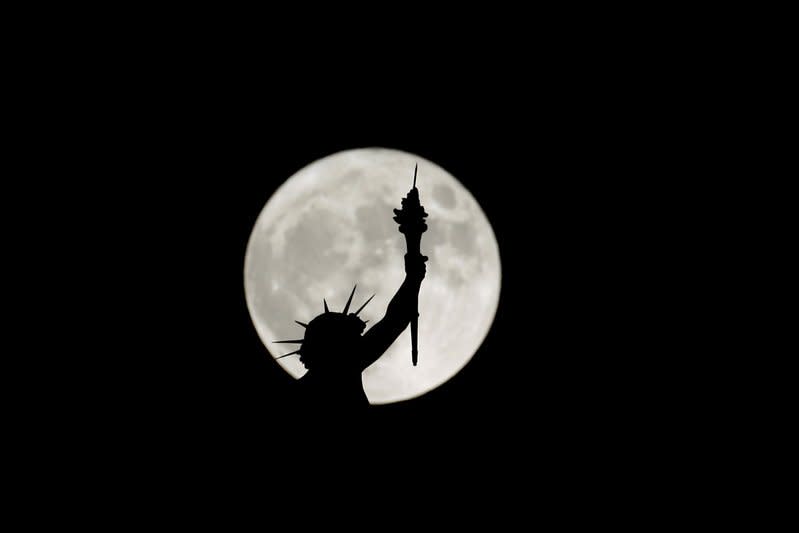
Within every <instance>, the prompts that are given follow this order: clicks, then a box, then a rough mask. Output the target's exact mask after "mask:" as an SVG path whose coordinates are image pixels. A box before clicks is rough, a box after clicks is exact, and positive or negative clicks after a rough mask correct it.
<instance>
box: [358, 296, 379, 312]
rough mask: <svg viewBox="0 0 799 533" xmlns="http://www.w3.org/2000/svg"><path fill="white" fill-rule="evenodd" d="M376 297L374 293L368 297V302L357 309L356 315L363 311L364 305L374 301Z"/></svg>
mask: <svg viewBox="0 0 799 533" xmlns="http://www.w3.org/2000/svg"><path fill="white" fill-rule="evenodd" d="M374 297H375V295H374V294H373V295H371V296H370V297H369V299H368V300H366V302H365V303H364V304H363V305H362V306H361V308H360V309H358V310H357V311H355V316H358V313H360V312H361V311H363V308H364V307H366V304H368V303H369V302H371V301H372V298H374Z"/></svg>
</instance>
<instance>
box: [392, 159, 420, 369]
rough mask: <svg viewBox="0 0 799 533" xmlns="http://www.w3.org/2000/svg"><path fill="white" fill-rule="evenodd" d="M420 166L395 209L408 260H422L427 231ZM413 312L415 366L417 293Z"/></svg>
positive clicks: (416, 356) (417, 314)
mask: <svg viewBox="0 0 799 533" xmlns="http://www.w3.org/2000/svg"><path fill="white" fill-rule="evenodd" d="M418 169H419V165H418V163H417V165H416V166H415V167H414V169H413V187H412V188H411V190H410V191H409V192H408V194H407V196H405V198H403V199H402V209H395V210H394V214H395V215H396V216H395V217H394V220H395V221H396V222H397V224H399V231H400V233H402V234H403V235H405V245H406V247H407V251H408V259H409V260H412V258H413V259H417V260H418V261H421V260H422V252H421V250H420V245H421V242H422V233H424V232H425V231H427V224H425V221H424V219H425V217H426V216H427V213H425V212H424V207H422V205H421V204H420V203H419V190H418V189H417V188H416V171H417V170H418ZM412 305H413V311H412V313H413V314H412V315H411V361H412V362H413V366H416V363H417V361H418V359H419V351H418V348H417V338H418V333H419V295H418V293H417V292H414V294H413V303H412Z"/></svg>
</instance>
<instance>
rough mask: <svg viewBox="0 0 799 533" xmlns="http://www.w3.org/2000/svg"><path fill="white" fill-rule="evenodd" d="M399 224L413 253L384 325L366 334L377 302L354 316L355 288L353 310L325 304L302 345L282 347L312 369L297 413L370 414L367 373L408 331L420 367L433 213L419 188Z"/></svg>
mask: <svg viewBox="0 0 799 533" xmlns="http://www.w3.org/2000/svg"><path fill="white" fill-rule="evenodd" d="M394 212H395V213H396V216H395V217H394V220H395V221H397V222H398V223H399V224H400V227H399V230H400V232H401V233H403V234H404V235H405V238H406V241H407V245H408V253H406V254H405V279H404V281H403V282H402V285H401V286H400V288H399V290H397V293H396V294H395V295H394V297H393V298H392V299H391V302H390V303H389V304H388V308H387V309H386V314H385V316H384V317H383V319H382V320H380V321H379V322H378V323H376V324H375V325H374V326H372V327H371V328H370V329H369V330H368V331H366V333H364V330H365V329H366V322H364V321H363V320H361V319H360V318H359V317H358V314H359V313H360V312H361V311H362V310H363V308H364V307H366V305H367V304H368V303H369V302H370V301H371V300H372V298H373V297H374V295H372V297H370V298H369V299H368V300H366V302H365V303H364V304H363V305H361V307H360V308H359V309H358V310H357V311H355V312H354V313H348V312H349V308H350V304H351V303H352V298H353V296H354V294H355V289H356V288H357V285H356V286H355V287H353V289H352V292H351V293H350V296H349V299H348V300H347V304H346V305H345V306H344V309H343V310H342V311H341V312H340V313H338V312H334V311H330V309H329V308H328V306H327V301H324V300H323V302H324V310H325V311H324V313H322V314H321V315H319V316H317V317H316V318H314V319H313V320H311V321H310V322H309V323H307V324H306V323H303V322H300V321H295V322H297V323H298V324H299V325H300V326H303V327H304V328H305V336H304V338H302V339H297V340H288V341H277V342H279V343H295V344H301V347H300V349H298V350H295V351H293V352H291V353H288V354H285V355H282V356H280V357H278V359H280V358H282V357H288V356H290V355H295V354H296V355H299V357H300V362H301V363H302V364H303V365H304V366H305V367H306V368H307V369H308V371H307V372H306V374H305V375H304V376H303V377H301V378H300V379H299V380H298V381H297V383H298V386H297V398H296V399H294V402H295V404H297V405H296V406H297V407H300V408H301V409H304V410H307V411H310V412H316V413H333V412H341V413H349V412H355V411H359V410H361V409H365V408H366V407H368V406H369V400H368V399H367V397H366V393H365V392H364V390H363V383H362V380H361V373H362V372H363V371H364V370H365V369H366V368H367V367H369V365H371V364H372V363H374V362H375V361H377V360H378V359H379V358H380V356H382V355H383V353H385V351H386V350H387V349H388V348H389V346H391V344H392V343H393V342H394V341H395V340H396V339H397V337H399V335H400V334H401V333H402V332H403V331H404V330H405V328H406V327H408V325H409V324H410V325H411V333H412V360H413V364H414V365H416V360H417V352H416V321H417V318H418V311H417V302H418V295H419V289H420V287H421V283H422V280H423V279H424V277H425V273H426V266H425V262H426V261H427V257H426V256H423V255H422V254H421V253H420V251H419V246H420V241H421V235H422V233H423V232H424V231H426V230H427V225H426V224H425V222H424V218H425V217H426V216H427V213H425V212H424V208H423V207H422V206H421V204H420V203H419V192H418V190H417V189H416V174H415V172H414V186H413V188H412V189H411V191H410V192H409V193H408V195H407V196H406V197H405V198H404V199H403V201H402V209H395V210H394Z"/></svg>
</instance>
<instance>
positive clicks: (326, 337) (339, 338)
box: [277, 285, 374, 373]
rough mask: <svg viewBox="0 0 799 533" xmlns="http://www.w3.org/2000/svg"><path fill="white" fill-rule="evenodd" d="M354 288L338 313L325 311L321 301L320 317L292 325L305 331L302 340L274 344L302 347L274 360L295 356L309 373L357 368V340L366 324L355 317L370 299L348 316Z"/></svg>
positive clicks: (325, 304) (325, 303) (326, 309)
mask: <svg viewBox="0 0 799 533" xmlns="http://www.w3.org/2000/svg"><path fill="white" fill-rule="evenodd" d="M356 288H357V285H356V286H355V287H353V288H352V292H351V293H350V297H349V299H348V300H347V305H345V306H344V309H343V310H342V312H340V313H337V312H335V311H330V310H329V309H328V307H327V301H326V300H323V302H324V306H325V312H324V313H322V314H321V315H319V316H317V317H316V318H314V319H313V320H311V321H310V322H309V323H308V324H305V323H304V322H300V321H295V322H297V324H299V325H301V326H302V327H304V328H305V337H304V338H302V339H297V340H291V341H277V342H279V343H294V344H301V345H302V346H301V347H300V349H298V350H295V351H293V352H291V353H287V354H285V355H281V356H280V357H278V359H280V358H282V357H288V356H289V355H294V354H298V355H299V356H300V362H301V363H302V364H303V365H304V366H305V368H307V369H308V370H309V371H311V370H318V371H321V372H326V373H331V372H340V371H343V370H348V369H351V368H355V367H358V365H359V357H358V355H359V353H358V352H359V350H358V348H359V340H360V338H361V334H362V333H363V330H364V329H366V322H365V321H363V320H361V319H360V318H359V317H358V313H360V312H361V311H362V310H363V308H364V307H366V304H368V303H369V302H370V301H372V298H374V295H372V296H371V297H370V298H369V299H368V300H366V302H365V303H364V304H363V305H362V306H361V307H360V308H359V309H358V310H357V311H355V312H354V313H349V314H348V313H347V312H348V311H349V308H350V303H352V297H353V295H354V294H355V289H356Z"/></svg>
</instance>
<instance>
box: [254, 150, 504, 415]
mask: <svg viewBox="0 0 799 533" xmlns="http://www.w3.org/2000/svg"><path fill="white" fill-rule="evenodd" d="M416 163H418V164H419V171H418V177H417V182H416V186H417V188H418V189H419V196H420V199H421V203H422V205H423V206H424V207H425V210H426V211H427V212H428V213H429V215H430V216H429V217H428V218H427V225H428V230H427V232H425V233H424V234H423V235H422V246H421V248H422V254H424V255H427V256H428V257H429V261H428V263H427V275H426V277H425V279H424V281H423V282H422V287H421V291H420V293H419V315H420V316H419V339H418V341H419V362H418V366H416V367H414V366H413V365H412V364H411V335H410V328H406V330H405V331H404V332H403V333H402V335H400V336H399V337H398V338H397V340H396V341H394V344H392V346H391V347H390V348H389V349H388V351H386V353H385V354H384V355H383V356H382V357H381V358H380V359H378V360H377V361H376V362H375V363H374V364H372V365H371V366H370V367H369V368H367V369H366V370H365V371H364V372H363V374H362V380H363V386H364V391H365V392H366V395H367V397H368V398H369V402H370V403H372V404H385V403H392V402H397V401H401V400H407V399H411V398H415V397H417V396H419V395H421V394H424V393H425V392H428V391H430V390H432V389H434V388H436V387H438V386H439V385H441V384H443V383H445V382H446V381H447V380H449V379H450V378H451V377H452V376H454V375H455V374H457V373H458V371H460V370H461V368H463V366H464V365H466V363H468V362H469V360H470V359H471V358H472V356H473V355H474V353H475V352H476V351H477V349H478V348H479V347H480V344H481V343H482V341H483V339H484V338H485V336H486V335H487V334H488V331H489V329H490V327H491V324H492V322H493V320H494V315H495V313H496V309H497V305H498V303H499V292H500V283H501V279H500V277H501V267H500V259H499V248H498V246H497V241H496V238H495V237H494V233H493V230H492V229H491V225H490V224H489V222H488V219H487V218H486V216H485V214H484V213H483V211H482V209H481V208H480V206H479V205H478V203H477V202H476V201H475V199H474V198H473V197H472V195H471V193H469V191H468V190H467V189H466V188H465V187H464V186H463V185H462V184H461V183H460V182H459V181H458V180H457V179H455V178H454V177H453V176H452V175H451V174H449V173H448V172H447V171H446V170H444V169H443V168H441V167H439V166H438V165H436V164H435V163H432V162H430V161H428V160H426V159H424V158H422V157H419V156H417V155H414V154H410V153H406V152H401V151H398V150H391V149H383V148H365V149H356V150H347V151H344V152H338V153H335V154H332V155H330V156H327V157H324V158H322V159H319V160H317V161H315V162H313V163H311V164H310V165H308V166H306V167H305V168H302V169H301V170H299V171H298V172H297V173H296V174H294V175H293V176H291V177H290V178H288V180H286V181H285V182H284V183H283V184H282V185H281V186H280V188H278V189H277V191H276V192H275V193H274V194H273V195H272V196H271V197H270V198H269V200H268V202H267V203H266V205H265V206H264V208H263V210H262V211H261V214H260V215H259V216H258V219H257V221H256V223H255V227H254V228H253V230H252V234H251V235H250V240H249V243H248V245H247V252H246V256H245V262H244V287H245V296H246V299H247V307H248V309H249V311H250V316H251V317H252V321H253V324H254V325H255V329H256V330H257V332H258V335H259V337H260V338H261V340H262V341H263V343H264V345H265V346H266V347H267V349H268V351H269V352H270V353H271V354H272V356H273V357H277V356H280V355H282V354H283V353H288V352H289V351H292V350H294V349H295V348H296V346H293V345H285V344H274V343H273V341H275V340H282V339H297V338H302V337H303V335H304V330H303V328H302V327H301V326H299V325H297V324H296V323H295V322H294V321H295V320H299V321H301V322H306V323H307V322H310V320H311V319H313V318H314V317H315V316H317V315H319V314H321V313H322V312H323V306H322V299H323V298H326V299H327V303H328V305H329V306H330V309H331V310H333V311H341V309H342V308H343V307H344V304H345V303H346V301H347V297H348V296H349V293H350V291H351V290H352V287H353V285H355V284H356V283H357V285H358V289H357V291H356V293H355V297H354V298H353V301H352V309H358V308H359V307H360V306H361V304H362V303H363V302H365V301H366V299H367V298H368V297H369V296H371V295H372V294H376V296H375V297H374V299H373V300H372V301H371V302H370V303H369V305H367V306H366V308H365V309H364V310H363V311H362V312H361V313H360V315H359V316H360V317H361V318H362V319H363V320H368V321H369V323H368V324H367V329H368V328H369V327H370V326H372V325H374V324H375V323H377V322H378V321H379V320H380V319H381V318H382V317H383V315H384V314H385V310H386V307H387V305H388V303H389V301H390V300H391V298H392V297H393V296H394V294H395V293H396V291H397V289H398V288H399V286H400V284H401V283H402V280H403V279H404V276H405V272H404V262H403V261H404V260H403V256H404V254H405V237H404V236H403V235H402V234H401V233H399V231H398V226H397V224H396V223H395V222H394V220H393V216H394V212H393V211H392V209H394V208H399V207H400V202H401V199H402V198H403V197H404V196H405V195H406V194H407V193H408V190H409V189H410V188H411V185H412V182H413V168H414V165H415V164H416ZM292 346H293V347H292ZM287 347H288V348H287ZM276 362H277V364H279V365H280V366H281V367H283V369H284V370H286V372H288V373H289V374H291V375H292V376H293V377H294V378H300V377H301V376H302V375H303V374H304V373H305V372H306V370H305V367H304V366H303V365H302V364H301V363H300V362H299V360H298V357H296V356H290V357H286V358H283V359H280V360H277V361H276Z"/></svg>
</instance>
